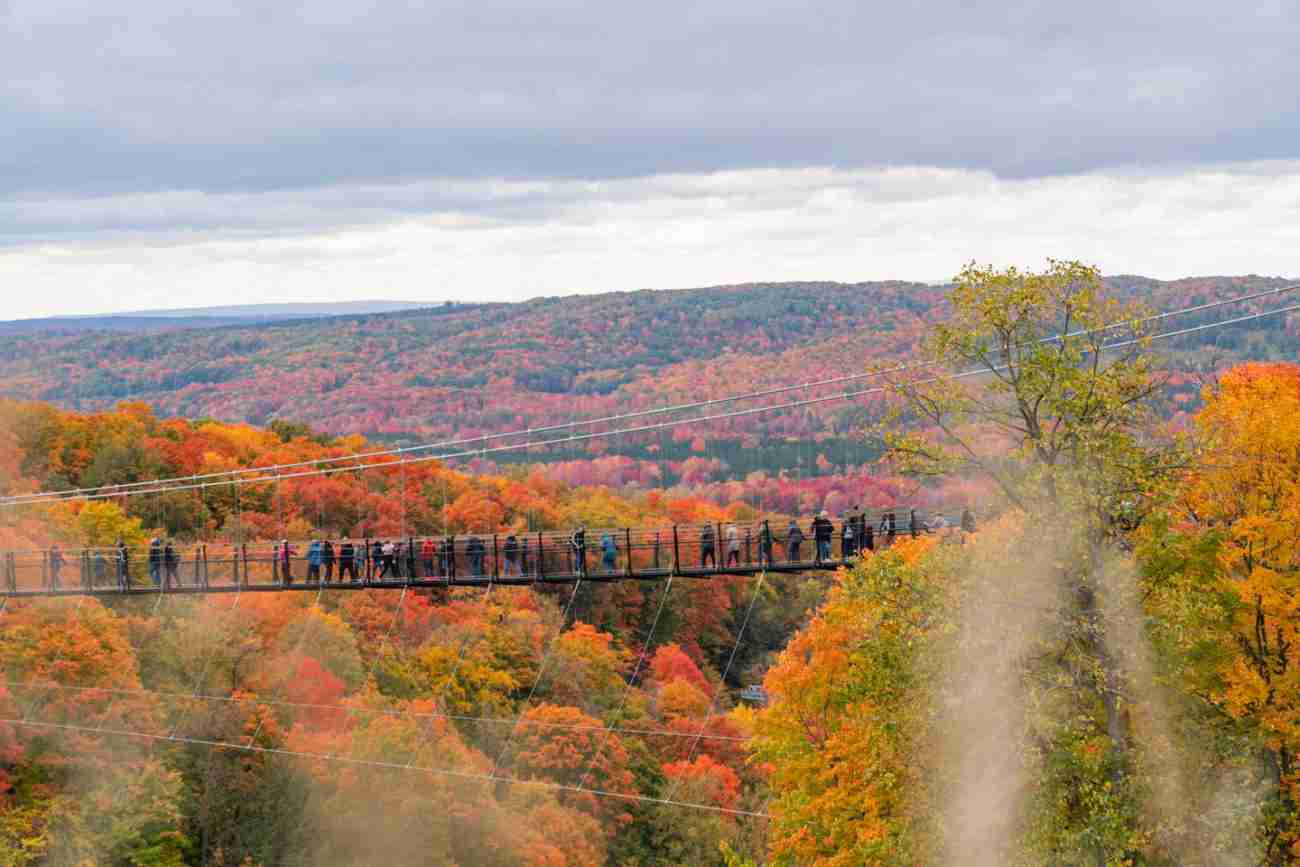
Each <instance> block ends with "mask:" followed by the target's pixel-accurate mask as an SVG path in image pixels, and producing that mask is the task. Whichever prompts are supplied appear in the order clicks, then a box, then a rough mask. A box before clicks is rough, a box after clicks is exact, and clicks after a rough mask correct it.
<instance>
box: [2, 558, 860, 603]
mask: <svg viewBox="0 0 1300 867" xmlns="http://www.w3.org/2000/svg"><path fill="white" fill-rule="evenodd" d="M851 563H852V558H850V559H849V560H841V559H836V560H826V561H824V562H821V563H817V562H814V561H805V562H794V563H791V562H782V561H777V562H774V563H772V564H771V565H770V566H762V565H759V564H757V563H751V564H742V565H739V566H736V565H732V566H728V567H726V568H721V569H714V568H712V567H705V568H702V569H700V568H689V567H683V568H682V569H679V570H676V571H674V570H671V569H633V570H632V571H631V572H627V571H626V570H625V571H622V572H612V573H602V572H596V573H591V574H587V575H584V576H581V577H582V580H583V581H585V582H591V583H598V584H604V583H611V582H614V581H665V580H667V579H668V577H669V576H670V575H676V576H677V577H681V578H691V579H696V580H707V579H710V578H714V577H717V576H719V575H757V574H760V573H763V572H766V573H797V572H814V571H834V570H835V569H838V568H840V567H841V566H846V565H851ZM579 577H580V576H578V575H577V574H575V573H568V574H560V575H545V576H537V575H534V576H518V575H510V576H504V575H499V576H481V577H457V578H410V579H398V580H379V581H376V580H373V579H372V580H370V581H350V580H346V581H338V580H332V581H323V582H318V581H315V580H313V581H303V580H295V581H292V582H290V583H287V584H286V583H284V582H279V583H272V582H265V581H263V582H249V583H246V584H233V583H208V584H203V583H199V584H186V583H177V584H170V585H162V584H160V585H159V586H157V587H154V586H151V585H132V586H130V587H128V588H125V589H123V588H122V587H119V586H117V585H109V586H100V587H82V586H80V585H77V586H70V587H59V588H54V589H52V588H49V587H41V588H32V589H18V590H5V591H3V592H2V593H0V596H4V597H8V598H12V599H23V598H37V597H45V596H102V597H108V596H148V597H155V596H158V595H159V594H160V593H162V594H166V595H168V596H185V595H208V594H216V593H283V592H292V591H295V590H296V591H310V592H313V593H314V592H317V591H319V590H320V589H321V588H322V586H323V587H324V589H326V590H401V589H402V588H404V587H406V588H411V589H435V588H448V587H487V586H488V585H490V584H492V585H497V586H513V587H528V586H532V585H537V584H573V583H574V582H576V581H577V580H578V578H579Z"/></svg>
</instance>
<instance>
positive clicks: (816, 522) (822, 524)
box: [813, 509, 835, 564]
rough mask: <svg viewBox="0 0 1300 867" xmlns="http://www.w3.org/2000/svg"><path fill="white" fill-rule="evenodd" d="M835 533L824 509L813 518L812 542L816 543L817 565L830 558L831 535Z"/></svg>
mask: <svg viewBox="0 0 1300 867" xmlns="http://www.w3.org/2000/svg"><path fill="white" fill-rule="evenodd" d="M834 532H835V527H834V525H832V524H831V519H830V515H829V513H827V511H826V510H825V509H823V510H822V511H821V514H819V515H818V516H817V517H816V518H813V541H814V542H816V543H817V563H818V564H821V563H823V562H824V561H826V560H829V559H830V558H831V534H832V533H834Z"/></svg>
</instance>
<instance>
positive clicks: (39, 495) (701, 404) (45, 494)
mask: <svg viewBox="0 0 1300 867" xmlns="http://www.w3.org/2000/svg"><path fill="white" fill-rule="evenodd" d="M1296 289H1300V284H1294V285H1289V286H1283V287H1280V288H1278V289H1270V290H1265V291H1262V292H1255V293H1251V294H1248V295H1242V296H1236V297H1233V298H1225V299H1220V300H1218V301H1212V302H1206V303H1203V304H1198V305H1193V306H1190V307H1184V308H1179V309H1177V310H1170V311H1166V312H1163V313H1156V314H1152V315H1149V316H1144V317H1137V318H1134V319H1126V320H1122V321H1118V322H1113V323H1108V324H1106V325H1103V326H1099V327H1097V328H1091V329H1080V330H1076V331H1071V332H1066V333H1064V334H1059V335H1051V336H1048V337H1043V338H1039V339H1037V340H1035V341H1030V342H1028V343H1026V344H1024V345H1026V346H1027V345H1034V344H1045V343H1052V342H1055V341H1057V340H1062V339H1065V338H1070V337H1079V336H1083V335H1087V334H1096V333H1104V332H1107V331H1112V330H1115V329H1117V328H1123V327H1126V326H1128V327H1131V326H1134V325H1138V324H1142V323H1148V322H1158V321H1163V320H1165V319H1168V318H1171V317H1174V316H1185V315H1188V314H1190V313H1200V312H1203V311H1205V310H1210V309H1216V308H1219V307H1224V306H1227V305H1230V304H1240V303H1244V302H1247V301H1253V300H1257V299H1259V298H1264V297H1270V296H1277V295H1282V294H1285V293H1288V292H1291V291H1294V290H1296ZM1292 309H1296V308H1294V307H1293V308H1287V310H1292ZM1274 312H1281V311H1274ZM1261 315H1270V314H1268V313H1265V314H1257V315H1254V316H1252V317H1248V318H1259V316H1261ZM1239 321H1242V320H1239ZM933 366H935V365H934V363H933V362H914V363H910V364H903V365H898V366H895V367H891V368H885V369H881V370H872V371H864V372H860V373H853V374H845V375H842V376H835V377H829V378H826V379H820V380H814V381H810V382H805V383H799V384H795V385H783V386H774V387H772V388H767V389H761V390H757V391H751V392H744V393H740V394H734V395H727V396H724V397H717V398H709V399H707V400H702V401H692V402H688V403H682V404H676V405H670V406H664V407H654V408H650V409H645V410H636V411H633V412H626V413H617V414H614V415H609V416H604V417H600V418H593V419H583V420H578V419H576V413H575V417H574V418H573V419H572V420H570V421H568V422H561V423H557V424H552V425H542V426H538V427H528V428H523V429H519V430H514V431H503V432H499V433H495V434H484V435H481V436H477V437H464V438H460V439H451V440H444V441H442V442H436V443H425V444H421V445H415V446H403V447H400V448H391V449H378V450H372V451H368V452H357V453H353V454H349V455H339V456H335V457H325V458H314V459H310V460H305V461H294V462H289V463H280V464H267V465H263V466H258V467H245V468H240V469H235V470H223V471H219V472H213V473H204V474H199V475H198V476H196V478H198V479H201V480H208V479H213V478H226V477H228V476H232V475H242V474H244V473H260V472H269V471H276V472H278V471H280V470H286V469H297V468H300V467H307V466H321V465H324V464H334V463H343V462H347V461H355V460H361V459H366V458H374V457H384V456H392V455H402V454H409V453H411V452H418V451H429V450H432V449H441V448H449V447H452V446H461V445H468V444H470V443H479V444H480V445H481V446H482V445H484V444H486V443H487V442H489V441H493V440H499V439H508V438H512V437H517V436H534V435H536V434H542V433H550V432H553V431H558V430H566V429H573V428H577V427H582V426H588V427H591V426H594V425H596V424H601V423H606V422H615V421H627V420H630V419H636V418H645V417H648V416H653V415H664V414H672V413H678V412H684V411H687V410H691V409H705V408H708V407H711V406H717V405H719V404H724V403H732V402H736V401H742V400H754V399H757V398H760V397H770V396H773V395H777V394H785V393H788V392H791V391H798V390H800V389H805V388H817V387H822V386H827V385H839V384H842V383H846V382H856V381H859V380H862V379H870V378H874V377H877V376H882V375H885V374H889V373H903V372H906V371H909V370H917V369H924V368H928V367H933ZM488 451H498V450H497V449H492V450H484V449H483V448H479V449H470V450H468V451H464V452H462V453H460V454H457V455H451V456H447V457H464V456H467V455H468V456H473V455H485V454H487V453H488ZM185 478H189V477H174V478H163V479H152V480H148V481H137V482H123V483H119V484H114V485H101V486H96V487H83V488H65V489H62V490H58V491H38V492H34V493H30V494H20V495H14V496H12V497H3V498H0V505H9V504H16V503H23V502H29V501H41V500H44V499H46V498H56V497H66V498H69V499H86V498H84V497H80V496H75V495H78V494H85V493H94V492H99V491H106V490H112V491H115V492H129V491H130V490H132V489H135V488H139V487H149V486H153V485H166V484H168V483H171V482H177V481H181V480H183V479H185Z"/></svg>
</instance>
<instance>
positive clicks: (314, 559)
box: [307, 539, 322, 582]
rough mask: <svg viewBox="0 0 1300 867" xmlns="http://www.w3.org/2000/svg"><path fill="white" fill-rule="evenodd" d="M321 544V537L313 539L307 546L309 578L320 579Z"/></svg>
mask: <svg viewBox="0 0 1300 867" xmlns="http://www.w3.org/2000/svg"><path fill="white" fill-rule="evenodd" d="M321 556H322V551H321V544H320V539H312V540H311V544H310V545H308V546H307V580H308V581H317V582H319V581H320V564H321Z"/></svg>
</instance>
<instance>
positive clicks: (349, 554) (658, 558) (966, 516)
mask: <svg viewBox="0 0 1300 867" xmlns="http://www.w3.org/2000/svg"><path fill="white" fill-rule="evenodd" d="M948 527H949V522H948V520H947V519H946V518H944V516H943V515H941V514H935V515H934V516H932V517H931V518H930V519H929V520H922V519H921V517H920V516H918V514H917V512H916V510H915V509H911V510H909V512H908V514H907V517H906V520H905V524H902V525H900V523H899V520H898V516H897V513H896V512H895V511H893V510H890V511H886V512H884V513H883V514H881V515H880V517H879V519H878V520H877V521H873V520H871V519H870V518H869V517H868V515H867V513H866V512H865V511H864V510H863V509H861V508H860V507H854V508H852V509H850V510H849V511H848V512H847V513H846V514H844V515H843V516H841V519H840V521H839V527H838V529H837V527H836V525H835V522H833V521H832V520H831V518H830V515H829V514H828V513H827V512H826V511H824V510H823V511H821V512H820V513H818V514H817V515H816V517H814V518H813V520H812V522H811V523H810V524H809V525H808V527H807V531H806V532H805V529H804V527H803V526H801V525H800V523H799V521H798V520H797V519H794V518H791V519H790V520H789V523H788V525H787V526H785V527H784V533H783V534H782V533H781V532H780V531H779V530H773V528H772V526H771V524H770V522H769V521H767V520H764V521H760V522H758V523H756V524H738V523H735V522H724V523H718V524H713V523H707V524H703V525H698V526H697V527H696V528H695V529H685V528H681V527H672V528H670V529H668V530H656V531H651V533H652V535H648V536H643V535H642V534H641V533H638V536H637V542H636V543H634V542H633V541H632V531H630V530H626V531H618V532H616V531H609V530H606V531H603V532H602V533H601V536H600V538H599V543H598V544H599V548H598V553H599V561H598V562H599V568H598V569H596V570H591V569H590V565H589V562H588V550H587V529H586V528H585V527H578V528H576V529H575V530H573V532H572V533H571V534H569V536H568V538H567V540H563V539H562V538H561V539H556V538H554V537H553V538H552V540H551V542H550V543H549V545H548V543H547V542H546V541H545V537H544V536H543V535H541V534H539V535H537V536H535V537H534V536H533V535H531V534H524V533H514V532H508V533H506V534H505V535H504V537H503V536H501V535H493V536H488V537H484V536H483V535H477V534H469V535H465V536H460V537H457V536H445V537H441V538H427V537H426V538H418V539H417V538H407V539H370V538H363V539H359V540H357V541H355V542H354V541H353V540H352V539H351V538H349V537H348V536H347V535H344V536H342V537H341V538H338V539H331V538H319V537H318V538H313V539H311V540H310V542H309V543H308V544H307V545H306V547H305V550H299V548H298V546H295V545H294V544H293V543H292V542H290V541H289V540H288V539H281V540H280V541H279V542H276V543H274V545H273V546H272V549H271V553H270V556H269V557H267V556H264V555H261V556H259V554H258V553H256V552H255V553H254V554H253V556H251V557H250V556H249V553H248V548H247V546H242V551H240V550H234V551H233V553H231V554H230V555H229V557H228V558H226V559H225V560H223V561H222V562H226V561H228V562H229V563H230V564H231V569H232V571H233V576H234V579H235V580H234V583H239V581H240V578H239V575H240V569H241V563H242V569H243V575H244V577H243V581H244V582H245V583H246V582H247V581H248V580H249V570H250V568H252V567H253V566H256V564H258V563H266V562H267V561H268V560H269V562H270V567H271V568H270V572H271V575H270V577H271V580H272V581H273V582H274V583H277V584H282V585H291V584H293V583H294V581H295V580H297V579H298V577H299V576H298V575H296V574H295V571H296V569H297V567H298V564H300V563H301V564H304V565H305V569H306V571H305V574H303V575H302V576H301V577H302V578H303V580H304V581H305V582H307V583H311V584H319V583H324V584H329V583H332V582H335V581H337V582H340V583H341V582H348V583H351V584H357V583H367V584H368V583H372V582H379V583H392V582H401V581H407V580H421V579H449V578H470V579H484V580H486V579H488V578H489V577H503V578H522V577H524V576H530V577H542V576H543V575H545V574H550V575H565V574H567V575H583V576H586V575H599V574H604V575H614V574H617V573H619V571H620V561H622V563H623V564H624V567H623V568H624V569H625V570H626V571H628V572H629V573H631V572H632V571H633V564H632V558H631V553H632V552H631V550H630V549H631V548H634V547H635V548H638V549H640V550H643V551H647V552H648V553H647V554H646V555H643V557H642V558H641V559H642V560H643V561H644V565H640V566H638V567H637V569H640V570H641V571H645V570H653V571H656V572H658V571H664V570H665V569H666V568H667V567H668V565H669V564H671V567H672V569H673V570H675V571H676V570H695V569H698V570H699V571H709V570H712V571H717V572H725V571H728V570H737V569H752V568H766V567H772V566H776V565H778V560H777V553H778V546H783V547H784V550H783V551H781V552H780V553H782V554H784V561H783V563H784V565H785V566H787V567H796V566H798V565H799V564H802V563H811V564H812V565H813V566H815V567H820V566H823V565H825V564H835V563H838V562H843V561H847V560H849V559H851V558H853V557H855V556H859V555H862V554H865V553H867V552H871V551H875V550H876V549H877V548H878V547H882V546H883V547H888V546H889V545H892V544H893V543H894V541H895V540H896V538H897V537H898V535H899V534H900V533H906V534H908V535H910V536H912V537H916V536H919V535H920V534H922V533H931V532H939V531H943V530H946V529H947V528H948ZM959 528H960V530H961V532H962V535H963V537H964V535H965V534H967V533H970V532H973V531H974V529H975V519H974V516H973V514H972V513H971V511H970V509H968V508H967V509H964V510H963V511H962V514H961V518H960V524H959ZM666 533H667V534H669V537H668V539H667V540H665V534H666ZM837 535H838V537H839V556H838V557H836V556H834V554H835V552H834V542H835V538H836V536H837ZM782 536H783V538H782ZM620 542H622V545H620ZM489 543H490V549H489ZM809 543H811V550H810V553H811V555H812V556H811V559H810V560H807V559H805V557H804V553H805V548H804V546H805V545H806V544H809ZM666 544H671V546H672V552H671V556H668V555H666V554H665V545H666ZM692 546H694V547H695V548H696V550H697V552H698V557H697V558H691V557H689V553H690V548H691V547H692ZM683 548H685V551H683ZM265 550H266V549H262V551H265ZM755 552H757V555H758V556H757V558H755V556H754V554H755ZM548 555H549V556H550V558H551V559H549V560H548V559H546V558H547V556H548ZM82 556H83V558H84V559H83V567H82V568H83V572H82V581H83V583H86V584H89V585H90V586H91V587H107V586H110V585H109V580H110V579H109V573H110V571H111V572H112V573H113V578H114V579H115V583H116V585H117V587H118V589H120V590H126V589H129V588H130V587H132V586H134V585H133V582H132V579H131V550H130V547H129V546H128V545H126V544H125V543H124V542H123V540H122V539H118V540H117V542H116V544H115V545H114V546H113V548H111V549H94V550H88V551H85V552H82ZM556 557H559V558H560V561H559V562H558V564H557V561H556V559H555V558H556ZM458 560H459V563H463V564H464V566H465V569H464V570H461V569H460V566H459V564H458ZM692 560H694V561H695V562H694V563H693V562H692ZM145 562H146V564H147V573H148V581H149V585H151V586H152V587H154V588H160V589H167V588H171V587H176V586H180V585H181V584H182V583H183V582H182V579H181V573H182V556H181V554H180V552H179V548H178V546H177V544H176V542H175V541H174V540H172V539H169V538H165V537H160V536H156V537H154V538H152V539H150V540H149V543H148V546H147V549H146V553H145ZM190 562H191V563H192V564H193V583H194V584H195V585H200V584H206V583H207V580H208V574H209V563H208V554H207V548H206V546H204V545H196V546H194V548H193V549H192V553H191V556H190ZM66 564H67V557H66V555H65V554H64V552H63V550H62V548H60V546H59V545H57V544H55V545H52V546H50V548H49V549H48V550H47V551H46V552H45V554H44V560H43V564H42V570H43V572H44V576H43V577H44V579H45V580H44V581H43V582H42V583H43V585H44V586H45V587H46V588H48V589H51V590H60V589H63V588H64V583H63V577H62V576H63V572H64V569H65V566H66ZM696 564H698V565H696ZM262 568H265V566H263V567H262ZM188 569H189V567H188V566H187V567H186V571H188ZM10 571H11V573H12V571H13V570H12V567H10ZM9 584H10V588H11V589H14V588H15V587H16V579H15V576H14V575H13V574H10V576H9Z"/></svg>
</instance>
